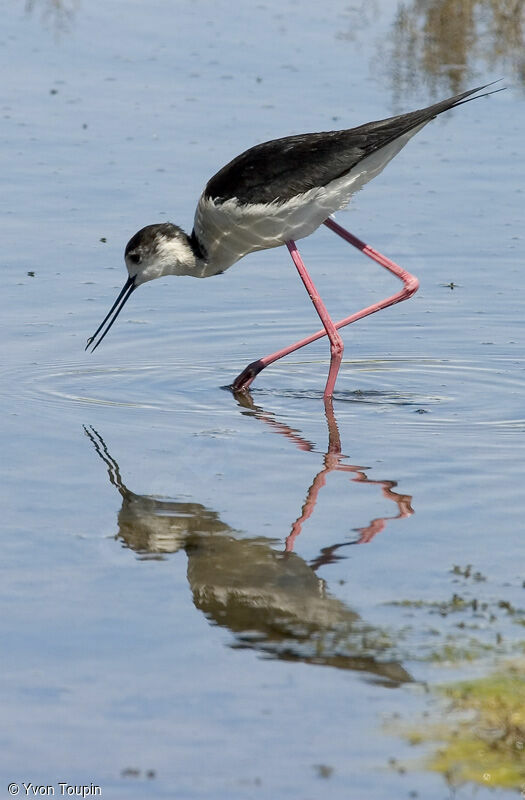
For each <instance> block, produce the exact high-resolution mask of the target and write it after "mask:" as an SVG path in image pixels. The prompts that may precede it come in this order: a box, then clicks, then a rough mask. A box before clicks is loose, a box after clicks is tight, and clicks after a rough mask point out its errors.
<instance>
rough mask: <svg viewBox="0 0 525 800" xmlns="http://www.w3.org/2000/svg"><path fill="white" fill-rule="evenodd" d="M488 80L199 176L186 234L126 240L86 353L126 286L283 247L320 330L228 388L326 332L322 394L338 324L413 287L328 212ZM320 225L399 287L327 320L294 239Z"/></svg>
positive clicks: (334, 369)
mask: <svg viewBox="0 0 525 800" xmlns="http://www.w3.org/2000/svg"><path fill="white" fill-rule="evenodd" d="M490 85H491V84H485V85H484V86H478V87H477V89H471V90H469V91H467V92H462V93H461V94H457V95H455V96H454V97H450V98H448V99H447V100H442V101H441V102H439V103H434V104H433V105H430V106H428V107H427V108H423V109H420V110H419V111H412V112H410V113H408V114H400V115H399V116H395V117H389V118H388V119H384V120H379V121H378V122H368V123H366V124H365V125H360V126H359V127H357V128H350V129H348V130H340V131H329V132H325V133H305V134H301V135H297V136H286V137H284V138H282V139H274V140H272V141H270V142H264V143H263V144H258V145H256V146H255V147H252V148H250V149H249V150H246V151H245V152H244V153H241V155H239V156H237V157H236V158H234V159H233V161H230V163H229V164H226V166H225V167H223V168H222V169H221V170H219V172H217V174H216V175H214V176H213V178H211V179H210V180H209V181H208V184H207V185H206V188H205V189H204V191H203V193H202V195H201V197H200V199H199V202H198V204H197V210H196V212H195V220H194V227H193V231H192V233H191V235H190V236H188V235H187V234H186V233H185V232H184V231H183V230H181V228H179V227H177V225H173V224H172V223H171V222H161V223H158V224H155V225H147V226H146V227H145V228H142V229H141V230H140V231H138V233H136V234H135V235H134V236H133V237H132V238H131V239H130V240H129V242H128V244H127V246H126V251H125V262H126V267H127V270H128V279H127V281H126V283H125V284H124V288H123V289H122V291H121V292H120V294H119V296H118V297H117V299H116V301H115V303H114V304H113V306H112V307H111V309H110V311H109V312H108V314H107V316H106V317H105V318H104V320H103V322H102V323H101V325H100V326H99V327H98V328H97V330H96V331H95V333H94V334H93V336H91V337H90V338H89V339H88V343H87V347H86V349H87V348H88V347H89V346H90V345H92V344H93V350H95V349H96V348H97V347H98V345H99V344H100V343H101V341H102V340H103V338H104V337H105V335H106V334H107V332H108V331H109V329H110V328H111V326H112V325H113V323H114V322H115V320H116V318H117V316H118V315H119V313H120V312H121V311H122V308H123V307H124V304H125V303H126V301H127V300H128V298H129V297H130V295H131V294H132V292H134V291H135V289H136V288H137V287H138V286H140V285H141V284H143V283H146V282H147V281H151V280H153V279H154V278H161V277H163V276H164V275H191V276H193V277H195V278H209V277H211V276H212V275H218V274H220V273H221V272H224V270H226V269H228V267H231V266H232V264H235V262H236V261H239V259H241V258H243V257H244V256H245V255H247V254H248V253H253V252H254V251H256V250H266V249H269V248H271V247H279V246H280V245H284V244H285V245H286V246H287V248H288V250H289V252H290V255H291V257H292V260H293V262H294V264H295V266H296V267H297V270H298V272H299V275H300V277H301V279H302V281H303V283H304V285H305V287H306V290H307V292H308V294H309V296H310V298H311V300H312V302H313V304H314V306H315V309H316V311H317V313H318V314H319V317H320V318H321V322H322V323H323V329H322V330H320V331H317V333H314V334H312V335H311V336H309V337H307V338H306V339H302V340H301V341H299V342H295V343H294V344H292V345H290V346H288V347H285V348H283V349H282V350H279V351H277V352H276V353H272V354H271V355H269V356H265V357H264V358H261V359H259V360H257V361H254V362H252V363H251V364H249V365H248V366H247V367H246V369H245V370H243V372H241V374H240V375H238V377H237V378H236V379H235V381H234V382H233V384H232V387H231V388H232V389H234V390H236V391H242V390H245V389H247V388H248V386H249V385H250V384H251V382H252V381H253V379H254V378H255V376H256V375H257V374H258V373H259V372H260V371H261V370H262V369H264V367H266V366H268V364H271V363H272V362H273V361H277V359H279V358H282V357H283V356H285V355H288V354H289V353H292V352H293V351H294V350H297V349H299V348H300V347H304V345H306V344H309V343H310V342H313V341H315V340H316V339H319V338H321V337H322V336H325V335H326V336H328V339H329V340H330V369H329V373H328V379H327V382H326V387H325V391H324V396H325V397H331V396H332V394H333V391H334V386H335V381H336V378H337V373H338V371H339V366H340V364H341V359H342V355H343V341H342V339H341V337H340V335H339V333H338V329H339V328H342V327H344V326H345V325H348V324H350V323H351V322H355V321H356V320H357V319H361V318H362V317H365V316H367V315H368V314H372V313H374V312H375V311H379V310H380V309H382V308H386V307H387V306H390V305H393V304H394V303H399V302H400V301H401V300H406V299H407V298H408V297H410V296H411V295H412V294H414V292H415V291H416V290H417V288H418V285H419V282H418V280H417V278H416V277H414V276H413V275H411V274H410V273H409V272H407V271H406V270H404V269H402V268H401V267H399V266H398V265H397V264H394V262H392V261H390V259H388V258H386V257H385V256H382V255H381V254H380V253H378V252H377V251H376V250H374V249H373V248H371V247H369V246H368V245H366V244H364V242H361V241H360V240H359V239H357V238H356V237H355V236H353V235H352V234H351V233H349V232H348V231H346V230H345V229H344V228H342V227H341V226H340V225H339V224H338V223H336V222H335V221H334V220H333V219H332V217H331V215H332V214H333V213H334V212H335V211H338V210H339V209H341V208H343V207H344V206H345V205H346V204H347V203H348V202H349V200H350V198H351V196H352V195H353V194H354V193H355V192H357V191H358V190H359V189H361V187H362V186H364V185H365V183H368V181H370V180H371V179H372V178H375V176H376V175H379V173H380V172H381V171H382V170H383V168H384V167H385V166H386V165H387V164H388V162H389V161H390V160H391V159H392V158H393V157H394V156H395V155H397V153H399V151H400V150H401V148H402V147H404V146H405V144H406V143H407V142H408V140H409V139H410V138H411V137H412V136H414V134H416V133H417V132H418V131H420V130H421V129H422V128H423V127H424V126H425V125H426V124H427V123H428V122H430V120H431V119H434V117H436V116H438V114H442V113H443V112H444V111H448V110H449V109H451V108H455V107H457V106H459V105H462V104H463V103H467V102H469V101H470V100H475V99H478V98H479V97H485V96H487V95H488V94H494V93H495V92H497V91H502V90H501V89H496V90H492V91H490V92H485V93H484V94H481V95H480V94H478V93H479V92H481V91H482V90H483V89H485V88H487V86H490ZM472 95H476V97H474V96H472ZM323 223H324V224H325V225H326V226H327V227H328V228H330V230H332V231H334V232H335V233H337V234H338V236H341V237H342V238H343V239H345V240H346V241H347V242H349V243H350V244H352V245H354V246H355V247H357V248H358V249H360V250H361V251H362V252H363V253H365V254H366V255H368V256H369V257H370V258H372V259H374V260H375V261H377V262H378V263H379V264H381V266H383V267H385V268H386V269H388V270H389V271H390V272H392V273H393V274H394V275H396V276H397V277H398V278H400V279H401V280H402V281H403V284H404V286H403V289H402V290H401V291H399V292H398V293H397V294H395V295H392V296H391V297H387V298H385V299H384V300H381V301H380V302H378V303H374V305H372V306H369V307H368V308H364V309H362V310H361V311H358V312H356V313H354V314H352V315H351V316H349V317H346V318H345V319H343V320H340V321H339V322H335V323H334V322H333V320H332V319H331V317H330V315H329V314H328V311H327V310H326V307H325V305H324V303H323V301H322V300H321V298H320V296H319V294H318V292H317V290H316V288H315V286H314V284H313V282H312V279H311V278H310V276H309V274H308V272H307V270H306V267H305V265H304V263H303V261H302V259H301V256H300V255H299V251H298V250H297V247H296V244H295V241H296V240H297V239H303V238H304V237H305V236H309V235H310V234H311V233H313V232H314V231H315V230H316V229H317V228H318V227H319V226H320V225H321V224H323ZM106 323H107V326H106V327H105V329H104V326H105V325H106ZM103 329H104V330H103ZM101 331H102V333H101ZM99 334H101V335H100V336H99V339H98V341H96V338H97V336H98V335H99Z"/></svg>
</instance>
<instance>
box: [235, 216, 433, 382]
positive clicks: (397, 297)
mask: <svg viewBox="0 0 525 800" xmlns="http://www.w3.org/2000/svg"><path fill="white" fill-rule="evenodd" d="M324 224H325V225H326V226H327V228H330V230H331V231H333V232H334V233H337V235H338V236H340V237H341V238H342V239H344V240H345V241H346V242H348V243H349V244H351V245H353V246H354V247H357V249H358V250H361V252H362V253H364V254H365V255H367V256H368V257H369V258H371V259H373V260H374V261H376V262H377V263H378V264H380V265H381V266H382V267H385V269H387V270H389V272H391V273H392V274H393V275H395V276H396V277H397V278H399V279H400V280H401V281H403V284H404V286H403V288H402V289H401V291H399V292H397V293H396V294H393V295H391V296H390V297H387V298H385V299H384V300H381V301H380V302H378V303H374V304H373V305H371V306H368V308H363V309H361V311H356V312H355V313H354V314H351V315H350V316H349V317H345V319H342V320H340V321H339V322H336V323H333V322H332V321H331V320H330V322H331V324H332V325H333V326H334V328H335V329H336V330H337V329H339V328H344V327H345V325H350V323H352V322H356V321H357V320H358V319H363V317H367V316H368V315H369V314H374V313H375V312H376V311H380V310H381V309H382V308H387V307H388V306H393V305H395V304H396V303H400V302H401V301H402V300H407V299H408V298H409V297H412V295H413V294H414V293H415V292H417V290H418V288H419V281H418V279H417V278H416V277H415V275H411V274H410V272H407V270H405V269H403V268H402V267H400V266H399V265H398V264H395V263H394V262H393V261H391V260H390V259H389V258H387V257H386V256H383V255H382V254H381V253H379V252H378V251H377V250H374V249H373V247H370V246H369V245H367V244H365V243H364V242H362V241H361V240H360V239H358V238H357V237H356V236H353V234H351V233H350V232H349V231H347V230H346V229H345V228H343V227H342V226H341V225H339V224H338V223H337V222H335V220H333V219H331V218H328V219H327V220H325V222H324ZM292 244H293V243H292ZM294 247H295V245H294ZM289 249H290V245H289ZM290 252H291V253H292V250H291V249H290ZM297 255H299V254H297ZM292 258H293V253H292ZM294 262H295V259H294ZM301 263H302V262H301ZM296 266H297V263H296ZM303 266H304V265H303ZM297 268H298V269H299V267H297ZM305 272H306V269H305ZM300 274H301V273H300ZM301 278H303V275H302V274H301ZM303 281H304V278H303ZM305 286H306V282H305ZM312 286H313V284H312ZM307 290H308V287H307ZM314 291H315V289H314ZM310 296H311V297H312V295H310ZM312 300H313V297H312ZM319 300H320V298H319ZM321 305H323V304H322V302H321ZM316 308H317V306H316ZM323 309H324V305H323ZM317 310H318V313H319V316H321V313H320V311H319V309H317ZM324 310H325V312H326V309H324ZM327 316H328V314H327ZM321 319H322V320H323V318H322V317H321ZM328 319H330V317H328ZM323 324H324V320H323ZM327 333H328V331H327V329H326V328H323V330H320V331H317V333H313V334H312V335H311V336H307V337H306V339H301V340H300V341H299V342H295V343H294V344H291V345H289V346H288V347H284V348H283V349H282V350H278V351H277V352H276V353H271V354H270V355H269V356H265V357H264V358H261V359H259V360H258V361H253V362H252V363H251V364H248V366H247V367H246V369H244V370H243V371H242V372H241V374H240V375H238V376H237V377H236V378H235V380H234V382H233V384H232V387H231V388H232V389H234V390H235V391H243V390H245V389H247V388H248V387H249V386H250V384H251V383H252V381H253V380H254V379H255V378H256V377H257V375H258V374H259V372H261V371H262V370H263V369H264V368H265V367H267V366H268V365H269V364H273V362H274V361H278V360H279V359H280V358H283V356H287V355H289V354H290V353H293V352H294V351H295V350H299V349H300V348H301V347H305V346H306V345H307V344H310V343H311V342H315V341H316V340H317V339H321V338H322V337H323V336H326V335H327ZM338 368H339V365H338V364H337V369H335V374H334V375H333V382H334V383H335V378H336V376H337V370H338ZM331 375H332V362H331V363H330V373H329V376H328V380H329V381H330V376H331ZM328 388H329V387H328V383H327V388H326V389H325V396H327V395H326V392H327V390H328ZM332 390H333V386H332Z"/></svg>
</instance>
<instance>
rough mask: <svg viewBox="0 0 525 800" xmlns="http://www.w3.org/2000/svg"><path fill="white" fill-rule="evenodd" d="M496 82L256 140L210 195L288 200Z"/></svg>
mask: <svg viewBox="0 0 525 800" xmlns="http://www.w3.org/2000/svg"><path fill="white" fill-rule="evenodd" d="M490 85H491V84H485V86H478V88H477V89H470V90H469V91H467V92H462V93H461V94H457V95H455V96H454V97H450V98H448V99H447V100H441V101H440V102H439V103H434V104H433V105H431V106H428V107H427V108H422V109H420V110H418V111H412V112H410V113H408V114H400V115H399V116H396V117H389V118H388V119H383V120H379V121H377V122H367V123H366V124H365V125H360V126H359V127H358V128H349V129H348V130H343V131H329V132H326V133H305V134H300V135H298V136H285V137H284V138H282V139H273V140H272V141H270V142H264V143H263V144H258V145H255V147H251V148H250V149H249V150H246V151H245V152H244V153H241V155H239V156H237V157H236V158H234V159H233V161H230V163H229V164H226V166H225V167H223V168H222V169H221V170H219V172H217V174H216V175H214V176H213V178H211V179H210V180H209V181H208V184H207V186H206V188H205V190H204V195H205V196H206V197H209V198H211V199H213V200H219V201H220V200H227V199H228V198H230V197H235V198H237V200H238V201H239V202H240V203H271V202H272V201H275V200H280V201H281V202H284V201H286V200H289V199H290V198H292V197H294V196H295V195H297V194H301V193H302V192H306V191H308V190H309V189H313V188H315V187H319V186H326V185H327V184H328V183H330V181H333V180H335V179H336V178H339V177H341V176H342V175H345V174H346V173H347V172H349V171H350V170H351V169H352V167H354V166H355V165H356V164H357V163H358V162H359V161H361V160H362V159H363V158H366V157H367V156H369V155H370V154H371V153H373V152H375V151H376V150H380V149H381V148H382V147H385V146H386V145H388V144H389V143H390V142H392V141H393V140H395V139H397V138H398V137H399V136H403V134H405V133H408V132H409V131H410V130H412V129H413V128H417V127H418V125H421V124H424V123H426V122H429V121H430V120H431V119H432V118H433V117H436V116H437V115H438V114H441V113H442V112H443V111H448V110H449V109H450V108H454V106H457V105H461V104H462V103H464V102H468V100H465V98H467V97H469V96H470V95H473V94H475V93H476V92H480V91H481V90H482V89H485V88H486V87H487V86H490ZM495 91H501V90H500V89H497V90H495ZM487 94H493V92H487ZM480 96H484V95H480ZM470 99H471V100H476V99H477V98H475V97H471V98H470Z"/></svg>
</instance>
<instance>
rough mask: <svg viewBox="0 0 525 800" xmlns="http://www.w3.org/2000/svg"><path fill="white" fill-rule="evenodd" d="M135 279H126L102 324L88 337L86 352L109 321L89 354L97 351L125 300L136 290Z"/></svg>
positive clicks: (134, 277)
mask: <svg viewBox="0 0 525 800" xmlns="http://www.w3.org/2000/svg"><path fill="white" fill-rule="evenodd" d="M136 277H137V276H136V275H134V276H133V277H131V276H130V277H129V278H128V279H127V281H126V283H125V284H124V288H123V289H122V291H121V293H120V294H119V296H118V297H117V299H116V300H115V302H114V303H113V305H112V306H111V308H110V309H109V311H108V313H107V314H106V316H105V317H104V319H103V320H102V322H101V323H100V325H99V326H98V328H97V329H96V331H95V333H94V334H93V336H90V337H89V339H88V340H87V345H86V350H87V349H88V347H89V346H90V345H91V344H93V342H94V341H95V339H96V338H97V335H98V334H99V332H100V331H101V330H102V328H103V327H104V325H105V324H106V322H107V321H108V319H109V320H110V322H109V325H108V326H107V328H106V330H105V331H104V333H103V334H102V336H101V337H100V339H99V340H98V342H97V343H96V344H95V345H94V346H93V350H92V351H91V352H92V353H93V352H94V351H95V350H96V349H97V347H98V346H99V344H100V342H101V341H102V339H103V338H104V336H105V335H106V333H107V332H108V331H109V329H110V328H111V326H112V325H113V323H114V322H115V320H116V318H117V317H118V315H119V314H120V312H121V311H122V309H123V308H124V305H125V303H126V300H127V299H128V298H129V296H130V295H131V293H132V292H133V291H134V290H135V288H136V287H135V279H136ZM113 312H115V313H114V315H113V318H112V319H110V317H111V315H112V314H113Z"/></svg>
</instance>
